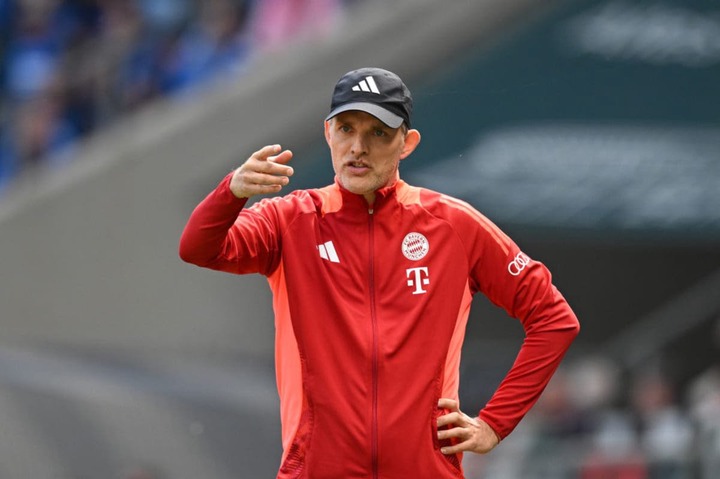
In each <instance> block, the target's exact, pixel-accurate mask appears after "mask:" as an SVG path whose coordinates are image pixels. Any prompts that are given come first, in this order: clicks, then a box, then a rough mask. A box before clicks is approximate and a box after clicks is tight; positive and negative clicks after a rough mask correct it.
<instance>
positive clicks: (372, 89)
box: [352, 76, 380, 95]
mask: <svg viewBox="0 0 720 479" xmlns="http://www.w3.org/2000/svg"><path fill="white" fill-rule="evenodd" d="M352 89H353V91H366V92H368V93H376V94H378V95H379V94H380V90H378V87H377V84H376V83H375V79H374V78H373V77H371V76H367V77H365V79H364V80H362V81H360V83H358V84H357V85H355V86H354V87H352Z"/></svg>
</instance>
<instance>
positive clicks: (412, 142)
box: [400, 130, 420, 160]
mask: <svg viewBox="0 0 720 479" xmlns="http://www.w3.org/2000/svg"><path fill="white" fill-rule="evenodd" d="M419 144H420V132H419V131H417V130H408V132H407V133H406V134H405V145H404V146H403V149H402V152H401V153H400V159H401V160H404V159H405V158H407V157H408V156H410V153H412V152H413V151H415V148H417V146H418V145H419Z"/></svg>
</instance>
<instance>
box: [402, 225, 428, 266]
mask: <svg viewBox="0 0 720 479" xmlns="http://www.w3.org/2000/svg"><path fill="white" fill-rule="evenodd" d="M429 250H430V243H429V242H428V240H427V238H426V237H425V236H423V235H421V234H420V233H415V232H413V233H408V234H407V235H405V239H403V242H402V254H404V255H405V257H406V258H407V259H410V260H413V261H418V260H420V259H423V258H424V257H425V255H426V254H427V253H428V251H429Z"/></svg>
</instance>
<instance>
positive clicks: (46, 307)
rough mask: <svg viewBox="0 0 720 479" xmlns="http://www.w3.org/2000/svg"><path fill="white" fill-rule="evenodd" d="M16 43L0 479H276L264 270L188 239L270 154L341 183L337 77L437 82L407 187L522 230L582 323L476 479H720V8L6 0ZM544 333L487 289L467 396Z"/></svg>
mask: <svg viewBox="0 0 720 479" xmlns="http://www.w3.org/2000/svg"><path fill="white" fill-rule="evenodd" d="M0 31H1V34H0V56H1V59H2V61H1V62H0V82H1V83H0V86H1V91H0V100H1V101H2V103H1V105H0V275H1V278H2V282H1V284H0V327H1V329H0V330H1V331H2V333H1V334H0V424H2V426H1V427H0V478H3V479H4V478H9V479H26V478H33V479H44V478H57V479H69V478H73V479H80V478H83V479H100V478H120V479H131V478H134V479H197V478H207V479H226V478H227V479H229V478H238V477H242V478H261V477H274V474H275V472H276V470H277V467H278V465H279V464H278V461H279V457H280V453H281V451H280V430H279V419H278V402H277V395H276V392H275V384H274V373H273V357H272V356H273V353H272V343H273V319H272V311H271V304H270V297H269V292H268V290H267V287H266V284H265V282H264V280H263V279H262V278H258V277H246V278H238V277H231V276H230V275H223V274H219V273H213V272H209V271H205V270H201V269H198V268H194V267H191V266H188V265H185V264H183V263H182V262H181V261H180V260H179V259H178V257H177V241H178V237H179V234H180V232H181V230H182V228H183V226H184V223H185V220H186V219H187V217H188V215H189V213H190V212H191V210H192V208H193V207H194V206H195V205H196V204H197V202H198V201H199V200H200V199H201V198H202V197H204V195H205V194H206V193H207V192H209V191H210V189H211V188H213V187H214V186H215V184H216V183H217V182H218V181H219V180H220V179H221V178H222V176H223V175H224V174H225V173H227V172H228V171H230V170H231V169H232V168H234V167H235V166H237V165H238V164H239V162H241V161H243V160H244V158H245V157H246V156H247V155H248V154H249V153H250V152H252V151H254V150H255V149H257V148H258V147H259V146H261V145H264V144H267V143H271V142H272V143H274V142H280V143H282V144H283V146H284V147H287V148H291V149H292V150H293V151H294V152H295V159H294V160H293V164H294V167H295V170H296V177H295V179H294V181H293V186H294V187H308V186H320V185H324V184H325V183H327V182H328V181H331V179H332V173H331V168H330V165H329V155H328V153H327V152H326V151H325V147H324V144H323V140H322V136H321V131H322V130H321V125H322V119H323V117H324V114H325V112H326V111H327V109H328V102H329V92H330V91H331V90H332V87H333V85H334V83H335V81H336V80H337V78H339V76H340V75H341V74H342V73H344V72H345V71H347V70H349V69H351V68H354V67H357V66H369V65H372V66H381V67H385V68H388V69H391V70H394V71H396V72H398V73H399V74H401V76H403V77H404V78H405V79H406V81H407V82H408V83H409V85H410V86H411V88H412V89H413V92H414V96H415V101H416V113H417V115H416V118H417V119H416V126H417V127H418V128H419V129H420V130H421V132H422V133H423V142H422V144H421V146H420V148H419V150H418V151H417V152H416V153H415V154H414V155H413V157H412V159H411V160H409V161H407V162H404V164H403V173H402V174H403V175H404V177H405V178H406V179H408V180H409V181H410V182H416V183H421V184H423V185H424V186H428V187H431V188H435V189H439V190H442V191H444V192H447V193H449V194H453V195H456V196H459V197H462V198H464V199H466V200H468V201H470V202H472V203H473V204H474V205H475V206H477V207H478V208H479V209H480V210H481V211H483V212H484V213H486V214H487V215H488V216H489V217H490V218H492V219H493V220H494V221H495V222H497V223H498V224H499V225H500V226H501V227H503V228H504V229H505V230H506V231H507V232H508V233H509V234H510V235H511V236H512V237H513V238H514V239H515V240H516V241H517V242H518V243H519V244H520V245H521V247H522V248H523V249H524V251H525V252H526V253H527V254H529V255H530V256H531V257H533V258H535V259H538V260H541V261H543V262H544V263H546V264H547V265H548V266H549V267H550V269H551V270H552V271H553V272H554V274H555V278H556V283H557V285H558V286H559V288H560V289H561V290H562V291H563V293H564V294H565V296H566V297H567V298H568V299H569V301H570V303H571V304H572V305H573V307H574V308H575V310H576V312H577V313H578V316H579V317H580V320H581V323H582V328H583V329H582V332H581V335H580V337H579V338H578V341H577V343H576V344H575V345H574V346H573V348H572V350H571V353H570V355H569V357H568V359H567V360H566V362H565V364H564V365H563V367H562V368H561V370H560V372H559V373H558V375H557V376H556V378H555V379H554V380H553V382H552V383H551V384H550V386H549V387H548V389H547V390H546V392H545V393H544V394H543V397H542V398H541V401H540V403H539V404H538V406H537V407H536V408H535V410H534V411H533V412H532V413H531V415H529V416H528V417H527V418H526V419H525V420H524V421H523V422H522V423H521V425H520V426H519V427H518V429H517V430H516V431H515V433H514V434H513V435H511V436H510V437H509V438H508V439H507V440H506V441H505V442H504V443H503V444H502V446H501V447H499V448H498V449H496V450H495V451H494V452H493V453H492V454H490V455H488V456H484V457H479V456H467V457H466V460H465V467H466V472H467V476H468V478H469V479H474V478H491V479H497V478H501V479H513V478H522V479H534V478H538V479H540V478H542V479H555V478H563V479H565V478H567V479H570V478H580V479H620V478H622V479H643V478H658V479H684V478H688V479H690V478H698V479H714V478H717V477H720V472H718V471H720V113H718V112H719V111H720V108H719V107H720V6H718V4H717V2H716V1H712V0H633V1H630V0H573V1H571V0H566V1H552V2H534V1H530V0H455V1H453V2H444V1H442V0H395V1H393V2H385V1H381V0H353V1H350V0H293V1H283V0H205V1H202V2H200V1H198V0H117V1H116V0H97V1H92V0H74V1H73V0H0ZM521 341H522V329H521V328H520V326H519V325H518V324H517V322H516V321H514V320H512V319H509V318H507V317H506V316H505V314H504V313H503V312H501V311H499V310H497V309H496V308H494V307H493V306H492V305H490V304H489V303H488V302H487V301H485V300H484V299H482V298H478V299H477V300H476V302H475V304H474V307H473V311H472V317H471V321H470V325H469V327H468V337H467V341H466V344H465V348H464V351H463V354H464V356H463V364H462V371H461V374H462V383H461V384H462V389H461V400H462V403H463V408H464V409H465V410H466V411H474V410H477V409H479V408H480V407H481V406H482V405H483V403H484V401H486V400H487V399H488V397H489V395H490V394H491V392H492V391H493V390H494V388H495V387H496V385H497V383H498V381H499V380H500V378H501V377H502V376H503V375H504V373H505V371H507V368H509V367H510V365H511V364H512V361H513V359H514V354H515V352H516V351H517V349H518V347H519V345H520V343H521ZM329 453H331V451H329Z"/></svg>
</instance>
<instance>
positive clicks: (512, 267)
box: [508, 252, 532, 276]
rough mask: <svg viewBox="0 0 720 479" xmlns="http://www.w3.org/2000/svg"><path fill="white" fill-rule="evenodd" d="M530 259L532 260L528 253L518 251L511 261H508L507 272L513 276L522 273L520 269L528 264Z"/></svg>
mask: <svg viewBox="0 0 720 479" xmlns="http://www.w3.org/2000/svg"><path fill="white" fill-rule="evenodd" d="M530 261H532V260H531V259H530V257H529V256H528V255H526V254H525V253H523V252H520V253H518V254H517V256H515V258H514V259H513V260H512V261H510V264H509V265H508V272H509V273H510V274H511V275H513V276H517V275H519V274H520V273H522V270H524V269H525V267H526V266H527V265H528V264H530Z"/></svg>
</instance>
